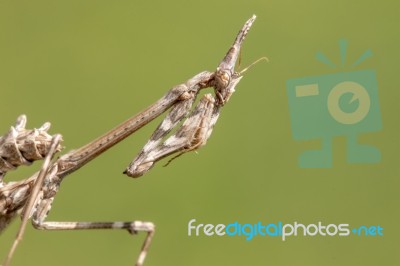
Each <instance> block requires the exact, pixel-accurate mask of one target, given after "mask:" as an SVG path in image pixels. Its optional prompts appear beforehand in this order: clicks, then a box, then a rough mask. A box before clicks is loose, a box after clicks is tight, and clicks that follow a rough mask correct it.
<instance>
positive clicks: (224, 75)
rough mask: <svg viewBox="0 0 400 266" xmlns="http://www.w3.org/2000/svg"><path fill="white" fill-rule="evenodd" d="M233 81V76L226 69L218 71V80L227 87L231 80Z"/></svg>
mask: <svg viewBox="0 0 400 266" xmlns="http://www.w3.org/2000/svg"><path fill="white" fill-rule="evenodd" d="M230 81H231V76H230V75H229V73H228V72H227V71H224V70H219V71H218V82H219V83H220V84H221V85H222V86H224V87H227V86H228V85H229V82H230Z"/></svg>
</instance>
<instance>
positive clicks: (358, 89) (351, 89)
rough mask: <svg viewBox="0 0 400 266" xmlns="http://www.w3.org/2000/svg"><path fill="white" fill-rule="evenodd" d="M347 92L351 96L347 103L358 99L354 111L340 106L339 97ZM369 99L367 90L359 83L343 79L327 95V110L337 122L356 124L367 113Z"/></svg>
mask: <svg viewBox="0 0 400 266" xmlns="http://www.w3.org/2000/svg"><path fill="white" fill-rule="evenodd" d="M347 93H351V94H352V95H353V97H352V98H351V100H350V102H349V103H348V104H352V103H353V102H354V101H357V100H358V108H357V109H356V110H355V111H354V112H345V111H343V110H342V108H341V107H340V101H339V100H340V98H341V97H342V96H343V95H344V94H347ZM370 106H371V101H370V97H369V94H368V92H367V90H366V89H365V88H364V87H363V86H361V85H360V84H359V83H356V82H351V81H345V82H341V83H339V84H337V85H336V86H335V87H333V88H332V90H331V91H330V93H329V95H328V111H329V113H330V115H331V116H332V117H333V119H335V120H336V121H337V122H339V123H341V124H346V125H352V124H357V123H358V122H360V121H362V120H363V119H364V118H365V116H366V115H367V114H368V112H369V109H370Z"/></svg>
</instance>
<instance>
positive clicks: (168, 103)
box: [0, 15, 265, 266]
mask: <svg viewBox="0 0 400 266" xmlns="http://www.w3.org/2000/svg"><path fill="white" fill-rule="evenodd" d="M255 19H256V16H255V15H253V16H252V17H251V18H250V19H249V20H248V21H247V22H246V23H245V24H244V26H243V27H242V29H241V30H240V31H239V33H238V35H237V37H236V39H235V41H234V43H233V45H232V46H231V47H230V48H229V50H228V52H227V53H226V55H225V57H224V58H223V59H222V61H221V62H220V64H219V65H218V67H217V68H216V70H215V71H213V72H210V71H203V72H201V73H199V74H197V75H195V76H194V77H192V78H190V79H189V80H187V81H186V82H185V83H183V84H180V85H177V86H175V87H173V88H172V89H170V90H169V91H168V92H167V93H166V94H165V95H164V96H163V97H162V98H160V99H159V100H157V101H156V102H155V103H153V104H152V105H150V106H149V107H148V108H146V109H145V110H143V111H141V112H140V113H138V114H137V115H134V116H133V117H131V118H129V119H128V120H126V121H125V122H123V123H121V124H120V125H118V126H117V127H115V128H113V129H111V130H110V131H109V132H107V133H105V134H104V135H102V136H100V137H99V138H97V139H95V140H93V141H92V142H90V143H88V144H86V145H85V146H83V147H81V148H79V149H77V150H73V151H71V152H68V153H66V154H65V155H62V156H61V157H59V158H57V159H55V160H53V157H54V155H55V154H56V153H57V152H59V151H60V150H61V142H62V136H61V135H60V134H55V135H50V134H48V133H47V131H48V130H49V128H50V124H49V123H46V124H44V125H43V126H42V127H40V128H39V129H35V130H27V129H25V126H26V122H27V119H26V116H24V115H22V116H20V117H19V118H18V119H17V122H16V125H15V126H14V127H11V130H10V132H9V133H8V134H6V135H5V136H3V137H2V138H0V155H1V157H0V231H1V230H3V229H4V228H6V227H7V225H8V224H9V223H10V222H11V221H12V219H13V218H14V217H15V216H17V215H18V214H20V213H21V216H22V222H21V226H20V229H19V231H18V233H17V237H16V239H15V241H14V243H13V245H12V247H11V249H10V251H9V253H8V255H7V258H6V259H5V261H4V263H3V266H9V265H10V263H11V259H12V257H13V254H14V252H15V251H16V248H17V245H18V243H19V242H20V241H21V240H22V237H23V234H24V231H25V228H26V226H27V223H28V221H29V220H32V224H33V226H34V227H35V228H37V229H44V230H82V229H124V230H127V231H128V232H129V233H131V234H136V233H137V232H146V234H147V236H146V238H145V240H144V243H143V245H142V248H141V250H140V252H139V256H138V258H137V260H136V265H137V266H141V265H143V263H144V260H145V258H146V255H147V252H148V250H149V247H150V243H151V241H152V238H153V236H154V233H155V226H154V224H153V223H152V222H148V221H130V222H51V221H46V217H47V214H48V212H49V211H50V209H51V204H52V202H53V200H54V197H55V196H56V194H57V192H58V190H59V188H60V185H61V182H62V181H63V179H64V178H65V177H66V176H68V175H69V174H72V173H73V172H75V171H76V170H78V169H79V168H81V167H82V166H84V165H85V164H87V163H88V162H90V161H91V160H93V159H94V158H96V157H97V156H98V155H100V154H102V153H104V152H105V151H106V150H108V149H109V148H110V147H112V146H114V145H115V144H117V143H118V142H120V141H121V140H123V139H125V138H126V137H128V136H130V135H131V134H133V133H134V132H136V131H137V130H139V129H140V128H142V127H143V126H145V125H146V124H148V123H149V122H151V121H152V120H154V119H155V118H157V117H158V116H160V115H162V114H163V113H164V112H166V111H168V110H169V112H168V114H167V115H166V117H165V118H164V119H163V120H162V122H161V123H160V124H159V126H158V127H157V128H156V130H155V131H154V133H153V134H152V135H151V137H150V139H149V140H148V142H147V143H146V144H145V146H144V147H143V149H142V150H141V151H140V153H139V154H138V155H137V156H136V158H135V159H134V160H133V161H132V162H131V163H130V165H129V166H128V167H127V168H126V170H125V171H124V172H123V173H124V174H126V175H128V176H130V177H133V178H137V177H140V176H142V175H144V174H145V173H146V172H148V171H149V170H150V169H151V168H152V167H153V166H154V165H155V164H156V163H157V162H158V161H159V160H161V159H163V158H166V157H169V156H173V155H175V156H174V157H172V159H174V158H176V157H178V156H180V155H182V154H184V153H186V152H190V151H193V150H197V149H199V148H200V147H202V146H204V145H205V144H206V142H207V140H208V138H209V137H210V135H211V133H212V131H213V128H214V125H215V124H216V122H217V121H218V118H219V115H220V112H221V109H222V107H223V106H224V105H225V104H226V103H227V102H228V101H229V99H230V97H231V95H232V94H233V92H234V91H235V87H236V86H237V84H238V83H239V82H240V80H241V79H242V77H243V73H244V72H245V71H246V70H247V69H248V68H245V69H244V70H242V71H241V72H237V71H236V70H235V66H236V63H237V61H238V58H239V55H240V50H241V47H242V44H243V41H244V39H245V37H246V36H247V33H248V31H249V30H250V28H251V26H252V24H253V22H254V21H255ZM262 59H265V58H262ZM209 87H212V88H213V89H214V95H212V94H205V95H204V96H203V97H202V98H201V99H200V101H199V102H198V103H197V105H196V106H195V107H194V108H192V106H193V105H194V104H195V102H196V98H197V96H198V94H199V92H200V91H201V90H202V89H205V88H209ZM181 121H184V122H183V123H182V124H181V125H180V126H179V124H180V122H181ZM177 127H178V128H177ZM174 129H176V131H175V133H173V134H172V135H170V136H168V135H169V134H170V132H171V131H172V130H174ZM40 159H43V165H42V167H41V169H40V171H39V172H38V173H35V174H34V175H32V176H31V177H29V178H27V179H25V180H22V181H16V182H9V183H6V182H5V181H4V177H5V175H6V174H7V172H8V171H10V170H13V169H15V168H17V167H19V166H21V165H29V164H30V163H32V162H33V161H35V160H40ZM172 159H170V161H171V160H172ZM170 161H169V162H170Z"/></svg>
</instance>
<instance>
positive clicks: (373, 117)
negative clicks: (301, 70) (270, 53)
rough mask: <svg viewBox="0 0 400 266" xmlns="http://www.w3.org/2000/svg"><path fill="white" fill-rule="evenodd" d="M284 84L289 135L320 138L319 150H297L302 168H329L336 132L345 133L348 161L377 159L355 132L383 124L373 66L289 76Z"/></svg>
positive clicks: (378, 152) (360, 161)
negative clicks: (332, 72) (299, 152)
mask: <svg viewBox="0 0 400 266" xmlns="http://www.w3.org/2000/svg"><path fill="white" fill-rule="evenodd" d="M286 89H287V94H288V101H289V111H290V121H291V128H292V134H293V138H294V139H295V140H302V141H304V140H313V139H321V140H322V147H321V149H320V150H310V151H305V152H303V153H302V154H301V155H300V157H299V165H300V167H302V168H328V167H332V139H333V137H335V136H345V137H346V138H347V162H348V163H377V162H379V161H380V159H381V153H380V151H379V150H378V149H377V148H375V147H373V146H369V145H365V144H359V143H358V142H357V136H358V135H359V134H362V133H366V132H374V131H379V130H381V129H382V121H381V114H380V109H379V101H378V85H377V80H376V74H375V71H373V70H361V71H352V72H341V73H335V74H327V75H322V76H314V77H304V78H295V79H290V80H287V82H286Z"/></svg>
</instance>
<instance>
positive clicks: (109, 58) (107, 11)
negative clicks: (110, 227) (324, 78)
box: [0, 0, 400, 266]
mask: <svg viewBox="0 0 400 266" xmlns="http://www.w3.org/2000/svg"><path fill="white" fill-rule="evenodd" d="M399 8H400V4H398V1H394V0H392V1H344V0H340V1H327V0H324V1H321V0H318V1H317V0H314V1H312V0H307V1H235V2H233V1H149V2H148V3H146V2H145V1H1V2H0V92H1V94H0V99H1V104H0V113H1V116H0V132H6V131H7V130H8V128H9V126H10V125H12V124H14V121H15V119H16V118H17V116H18V115H19V114H22V113H25V114H27V115H28V127H29V128H32V127H39V126H40V125H41V124H42V123H43V122H45V121H51V122H52V129H51V132H52V133H56V132H59V133H62V134H63V136H64V146H65V147H66V149H65V151H68V150H70V149H74V148H77V147H79V146H81V145H83V144H85V143H87V142H88V141H90V140H92V139H93V138H95V137H97V136H99V135H100V134H102V133H104V132H105V131H107V130H108V129H110V128H111V127H113V126H115V125H116V124H118V123H120V122H122V121H123V120H125V119H127V118H128V117H130V116H131V115H133V114H135V113H137V112H138V111H140V110H141V109H143V108H144V107H146V106H147V105H149V104H150V103H152V102H154V101H155V100H156V99H158V98H159V97H161V96H162V95H163V94H164V93H165V92H166V91H167V90H168V89H169V88H171V87H172V86H174V85H176V84H179V83H182V82H184V81H185V80H187V79H188V78H190V77H192V76H193V75H194V74H197V73H199V72H200V71H203V70H214V69H215V67H216V66H217V64H218V63H219V61H220V59H221V58H222V57H223V56H224V55H225V52H226V51H227V49H228V47H229V46H230V45H231V43H232V41H233V39H234V37H235V36H236V33H237V31H238V30H239V29H240V27H242V25H243V23H244V22H245V21H246V20H247V19H248V18H249V17H250V16H251V15H252V14H253V13H254V14H257V16H258V18H257V20H256V22H255V24H254V26H253V28H252V29H251V31H250V33H249V36H248V38H247V39H246V41H245V45H244V49H243V51H242V65H243V66H245V65H248V64H249V63H251V62H253V61H254V60H256V59H258V58H259V57H261V56H268V58H269V59H270V63H260V64H258V65H257V66H255V67H254V68H252V69H251V70H250V71H248V72H247V73H246V75H245V78H244V79H243V80H242V81H241V82H240V84H239V85H238V87H237V92H236V93H235V94H234V95H233V97H232V99H231V101H230V102H229V104H228V105H227V106H226V107H225V108H224V110H223V113H222V115H221V117H220V120H219V123H218V124H217V126H216V128H215V130H214V134H213V136H212V137H211V139H210V140H209V142H208V144H207V146H206V147H204V148H203V149H201V150H200V151H199V152H198V154H195V153H190V154H187V155H185V156H182V157H181V158H179V159H178V160H176V161H174V162H173V163H172V164H171V165H170V166H168V167H166V168H164V167H162V166H161V164H160V165H157V166H156V167H155V168H154V169H153V170H152V171H151V172H150V173H148V174H147V175H146V176H144V177H142V178H140V179H136V180H133V179H130V178H128V177H126V176H124V175H122V174H121V173H122V171H123V170H124V169H125V167H126V166H127V164H128V163H129V162H130V160H131V159H132V158H133V157H134V156H135V155H136V154H137V152H139V150H140V149H141V147H142V146H143V145H144V143H145V142H146V140H147V138H148V137H149V135H150V134H151V132H152V131H153V130H154V129H155V127H156V125H157V122H153V123H152V124H150V125H149V126H147V127H146V128H145V129H143V130H141V131H140V132H138V133H137V134H135V135H134V136H133V137H130V138H129V139H127V140H125V141H124V142H122V143H121V144H119V145H118V146H116V147H114V148H113V149H111V150H110V151H109V152H107V153H106V154H104V155H102V156H101V157H99V158H98V159H96V160H95V161H93V162H92V163H90V164H89V165H87V166H86V167H84V168H82V169H81V170H80V171H78V172H76V173H74V174H73V175H71V176H70V177H68V178H67V179H66V180H65V181H64V182H63V184H62V187H61V191H60V192H59V194H58V196H57V198H56V200H55V202H54V204H53V208H52V212H51V214H50V216H49V219H50V220H56V221H76V220H80V221H113V220H117V221H118V220H127V221H129V220H134V219H138V220H149V221H153V222H154V223H155V224H156V226H157V233H156V236H155V238H154V242H153V244H152V247H151V250H150V253H149V255H148V258H147V261H146V264H145V265H147V266H151V265H307V266H310V265H400V255H399V254H400V253H399V252H398V249H399V241H398V239H399V237H400V230H399V229H398V228H397V227H396V226H398V222H397V219H398V218H399V217H400V215H399V211H398V206H399V203H400V196H399V186H400V181H399V180H400V166H399V163H398V149H399V146H400V145H399V141H398V134H399V129H400V128H399V123H398V114H399V111H400V105H399V104H398V103H396V101H397V99H399V96H400V92H399V89H398V88H397V87H396V86H397V85H396V84H398V83H399V75H398V73H397V71H398V70H396V69H399V63H400V61H399V55H400V52H399V49H400V48H399V47H400V35H399V34H398V27H399V26H400V25H399V22H400V19H399V14H398V11H399ZM341 38H346V39H347V40H348V42H349V49H348V62H354V60H355V59H356V58H358V56H360V55H361V54H362V53H363V52H364V51H365V50H367V49H371V50H372V51H373V53H374V56H373V57H371V58H369V59H368V60H366V61H365V62H364V63H362V64H361V65H360V66H358V67H357V68H355V70H361V69H375V70H376V73H377V78H378V86H379V100H380V105H381V113H382V123H383V130H381V131H380V132H377V133H367V134H363V135H362V136H361V137H360V139H361V141H362V142H363V143H369V144H371V145H374V146H376V147H378V148H379V149H380V150H381V152H382V161H381V163H379V164H364V165H354V164H347V163H346V160H345V149H346V143H345V138H342V137H338V138H335V139H334V142H333V144H334V151H333V157H334V165H333V167H332V168H330V169H301V168H299V167H298V165H297V158H298V155H299V154H300V153H301V152H302V151H304V150H307V149H311V148H318V147H319V145H320V142H319V140H315V141H310V142H296V141H294V140H293V139H292V136H291V129H290V120H289V110H288V103H287V95H286V88H285V82H286V80H287V79H289V78H296V77H304V76H316V75H323V74H327V73H335V72H336V71H338V70H332V69H330V68H329V67H328V66H325V65H323V64H321V63H320V62H318V61H316V60H315V53H316V52H317V51H322V52H324V53H325V54H326V55H327V56H328V57H329V58H331V59H332V60H333V61H335V62H339V58H340V57H339V48H338V40H339V39H341ZM343 70H351V69H350V68H347V69H346V68H344V69H343ZM39 166H40V163H37V164H35V166H32V167H24V168H23V169H20V170H18V171H16V172H13V173H10V174H9V175H8V176H7V181H10V180H19V179H22V178H24V177H27V176H29V175H30V174H31V173H33V172H34V171H35V169H38V167H39ZM193 218H195V219H197V222H198V223H214V224H218V223H225V224H227V223H231V222H235V221H239V222H241V223H256V222H258V221H262V222H265V223H269V222H278V221H283V222H284V223H293V222H294V221H298V222H301V223H305V224H309V223H317V222H318V221H322V222H323V223H326V224H329V223H349V224H350V225H351V226H360V225H380V226H382V227H383V228H384V236H383V237H365V236H364V237H355V236H349V237H338V236H336V237H325V238H324V237H297V238H295V237H293V238H289V239H288V240H287V241H285V242H282V241H281V240H280V239H278V238H270V237H256V238H254V239H253V240H251V241H246V240H245V239H244V238H242V237H205V236H201V237H188V235H187V223H188V222H189V220H191V219H193ZM18 226H19V222H14V223H13V224H12V225H11V226H10V228H9V229H8V230H7V231H6V232H4V233H3V234H2V235H1V238H0V257H1V258H4V257H5V254H6V252H7V251H8V249H9V247H10V245H11V243H12V240H13V238H14V236H15V234H16V231H17V228H18ZM143 239H144V234H139V235H138V236H135V237H132V236H130V235H128V234H127V233H126V232H124V231H107V230H106V231H89V232H84V231H79V232H42V231H37V230H34V229H32V227H30V226H29V227H28V230H27V233H26V235H25V238H24V240H23V242H22V244H21V245H20V247H19V249H18V250H17V253H16V256H15V258H14V261H13V265H15V266H17V265H55V264H56V265H72V264H75V265H132V264H133V262H134V260H135V259H136V256H137V254H138V250H139V248H140V246H141V244H142V240H143Z"/></svg>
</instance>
